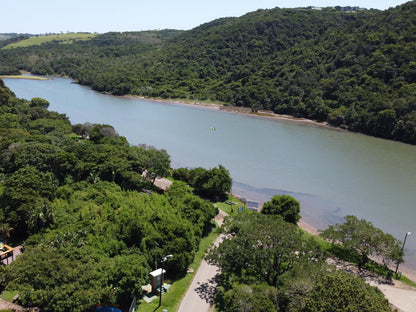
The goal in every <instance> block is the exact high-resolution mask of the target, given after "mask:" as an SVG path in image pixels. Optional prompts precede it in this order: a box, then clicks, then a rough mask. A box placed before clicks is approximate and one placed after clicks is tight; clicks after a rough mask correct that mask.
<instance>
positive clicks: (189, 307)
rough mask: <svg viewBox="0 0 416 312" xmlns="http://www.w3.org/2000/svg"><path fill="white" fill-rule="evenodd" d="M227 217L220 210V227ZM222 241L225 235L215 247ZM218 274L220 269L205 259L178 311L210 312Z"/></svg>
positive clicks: (218, 222)
mask: <svg viewBox="0 0 416 312" xmlns="http://www.w3.org/2000/svg"><path fill="white" fill-rule="evenodd" d="M225 216H227V214H226V213H225V212H224V211H222V210H220V212H219V213H218V215H217V216H216V217H215V221H216V222H217V224H218V225H219V226H221V225H222V223H223V221H224V217H225ZM222 240H223V235H220V236H218V237H217V239H216V240H215V242H214V245H215V246H218V245H219V244H220V242H221V241H222ZM218 274H219V269H218V267H216V266H215V265H211V264H209V263H208V262H206V261H205V259H203V260H202V262H201V265H200V266H199V268H198V271H196V273H195V276H194V278H193V280H192V283H191V285H190V286H189V288H188V290H187V291H186V294H185V297H184V298H183V299H182V302H181V304H180V306H179V309H178V310H177V311H178V312H195V311H198V312H208V311H210V309H211V306H212V303H213V298H214V294H215V289H216V288H217V277H218Z"/></svg>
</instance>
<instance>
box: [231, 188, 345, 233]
mask: <svg viewBox="0 0 416 312" xmlns="http://www.w3.org/2000/svg"><path fill="white" fill-rule="evenodd" d="M231 192H232V193H233V194H235V195H237V196H241V197H245V198H247V199H248V200H253V201H257V202H259V203H261V204H264V203H265V202H267V201H269V200H270V199H271V198H272V197H273V196H274V195H284V194H286V195H290V196H292V197H294V198H295V199H296V200H297V201H298V202H299V203H300V214H301V216H302V220H303V221H304V222H306V223H308V224H309V225H310V226H312V227H314V228H316V229H325V228H327V227H328V225H330V224H335V223H342V222H343V220H344V216H345V215H346V212H345V210H344V209H342V208H341V207H339V206H337V205H335V204H331V203H328V202H327V201H324V200H323V199H321V198H319V197H317V196H314V195H311V194H305V193H296V192H290V191H285V190H278V189H272V188H256V187H253V186H250V185H247V184H244V183H239V182H236V181H233V187H232V190H231Z"/></svg>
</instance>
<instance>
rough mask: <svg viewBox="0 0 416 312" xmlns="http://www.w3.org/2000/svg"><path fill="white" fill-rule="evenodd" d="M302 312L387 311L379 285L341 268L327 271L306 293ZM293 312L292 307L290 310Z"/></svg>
mask: <svg viewBox="0 0 416 312" xmlns="http://www.w3.org/2000/svg"><path fill="white" fill-rule="evenodd" d="M305 301H306V305H305V306H304V308H303V309H301V310H296V311H302V312H319V311H321V312H323V311H333V312H355V311H363V312H390V311H392V309H391V308H390V305H389V302H388V301H387V299H386V298H384V295H383V294H382V293H381V291H380V290H378V288H376V287H374V286H370V285H368V284H366V283H365V282H364V281H363V280H362V279H360V278H356V277H354V276H353V275H351V274H349V273H345V272H342V271H329V272H326V273H324V274H323V275H322V276H321V277H320V278H318V280H317V281H316V283H315V285H314V286H313V289H312V290H311V291H310V292H309V293H307V294H306V298H305ZM293 312H295V310H293Z"/></svg>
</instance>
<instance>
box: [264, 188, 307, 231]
mask: <svg viewBox="0 0 416 312" xmlns="http://www.w3.org/2000/svg"><path fill="white" fill-rule="evenodd" d="M299 212H300V205H299V202H298V201H297V200H296V199H295V198H293V197H292V196H289V195H274V196H273V197H272V199H271V200H270V201H268V202H266V203H264V205H263V209H262V210H261V213H263V214H268V215H279V216H282V218H283V220H285V221H286V222H290V223H293V224H296V223H297V222H298V221H299V219H300V214H299Z"/></svg>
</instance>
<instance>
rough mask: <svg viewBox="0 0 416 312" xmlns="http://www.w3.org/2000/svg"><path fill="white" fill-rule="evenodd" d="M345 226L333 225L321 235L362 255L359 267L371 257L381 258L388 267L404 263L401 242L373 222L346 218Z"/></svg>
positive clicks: (353, 217)
mask: <svg viewBox="0 0 416 312" xmlns="http://www.w3.org/2000/svg"><path fill="white" fill-rule="evenodd" d="M344 219H345V222H344V223H343V224H338V223H337V224H335V225H331V226H329V227H328V229H326V230H325V231H323V232H322V233H321V236H322V237H323V238H325V239H327V240H329V241H330V242H333V243H337V244H338V243H339V244H341V245H342V248H345V249H346V250H350V251H354V252H357V253H358V254H359V255H360V261H359V266H360V267H362V266H363V265H365V264H366V263H367V262H368V260H369V257H377V258H381V259H382V261H383V263H385V264H386V265H387V264H388V263H389V262H390V261H393V262H395V263H396V262H397V261H400V262H402V261H403V258H402V257H403V255H402V254H401V247H400V244H399V240H397V239H395V238H394V237H393V236H392V235H391V234H386V233H384V232H383V231H382V230H380V229H379V228H376V227H375V226H374V225H373V224H372V223H371V222H368V221H366V220H364V219H358V218H357V217H356V216H346V217H344Z"/></svg>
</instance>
